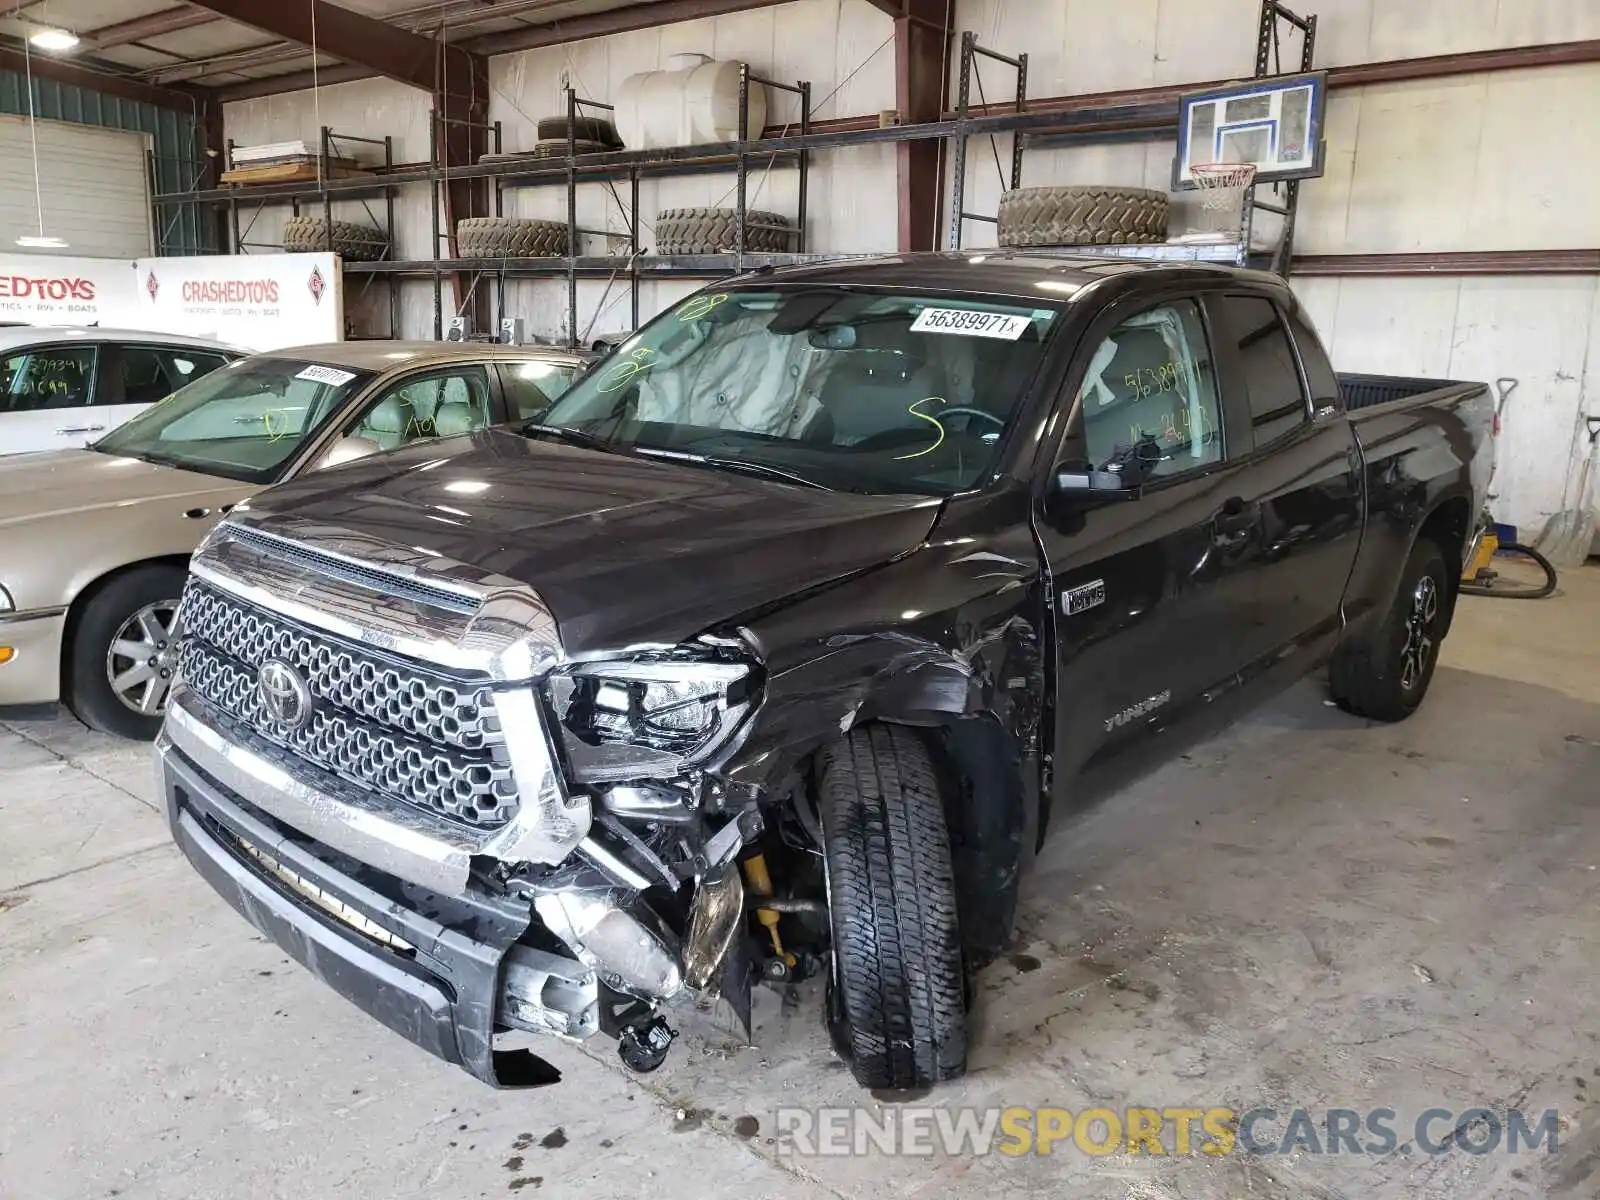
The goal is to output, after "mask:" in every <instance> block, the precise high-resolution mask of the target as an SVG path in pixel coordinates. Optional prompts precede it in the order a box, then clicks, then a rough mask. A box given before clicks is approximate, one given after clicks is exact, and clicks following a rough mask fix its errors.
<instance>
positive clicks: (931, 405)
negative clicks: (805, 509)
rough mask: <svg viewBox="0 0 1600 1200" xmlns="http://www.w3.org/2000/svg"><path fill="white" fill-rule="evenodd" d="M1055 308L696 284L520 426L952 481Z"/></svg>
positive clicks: (1003, 414)
mask: <svg viewBox="0 0 1600 1200" xmlns="http://www.w3.org/2000/svg"><path fill="white" fill-rule="evenodd" d="M1056 313H1057V310H1056V309H1055V308H1053V307H1038V308H1036V307H1031V306H1028V305H1017V304H1007V303H997V302H994V301H990V300H986V299H985V300H977V299H971V300H969V299H950V298H947V297H929V296H914V295H886V294H883V293H881V292H860V291H850V290H846V289H842V288H829V287H824V288H818V287H815V286H810V287H805V288H795V289H793V290H787V291H763V292H755V291H749V292H747V291H729V292H701V293H698V294H697V295H694V296H691V297H690V298H689V299H688V300H686V301H684V302H683V303H682V304H680V305H678V306H677V307H676V308H675V309H672V310H671V311H669V312H667V313H665V314H664V315H662V316H661V317H659V318H657V319H656V320H655V321H653V322H651V324H650V325H649V326H647V327H646V328H645V329H644V330H642V331H641V332H640V333H639V334H638V335H637V336H635V337H633V338H631V339H629V340H628V342H626V343H625V344H624V345H623V346H622V347H621V348H620V349H619V350H618V351H617V352H616V354H614V355H613V356H612V357H611V358H609V359H607V360H606V361H605V362H604V363H603V364H602V365H600V366H599V367H597V368H596V369H595V370H593V371H591V372H589V373H588V374H587V375H585V376H584V377H583V378H581V379H579V380H578V382H577V383H576V384H574V385H573V387H572V389H571V390H570V391H568V392H567V393H566V394H565V395H563V396H562V397H561V398H560V399H558V400H557V401H556V402H555V404H553V405H552V406H551V407H550V410H549V411H548V412H547V413H546V414H545V415H544V417H543V418H541V420H540V421H539V422H538V423H536V424H533V425H529V426H525V427H524V431H525V432H527V433H528V434H529V435H530V436H533V435H537V434H538V432H539V431H540V429H541V427H543V428H544V429H545V430H546V431H548V430H549V429H550V428H551V427H554V428H556V429H558V430H572V431H576V432H577V433H578V434H580V435H583V436H584V437H585V438H586V439H597V440H598V444H599V445H601V446H602V447H604V448H608V449H623V450H631V451H635V452H638V453H643V454H648V453H650V452H652V451H660V452H671V453H672V454H673V456H674V457H688V456H693V457H694V458H698V459H700V460H702V461H704V460H711V465H713V466H719V465H720V466H729V467H732V466H734V465H735V464H737V465H738V466H742V467H745V468H747V469H752V468H758V469H761V470H763V471H764V472H765V473H768V474H771V475H772V476H774V477H778V476H780V475H786V476H790V477H794V478H796V479H797V481H804V482H809V483H811V484H814V485H817V486H821V487H826V488H831V489H834V490H839V491H856V492H869V493H916V494H924V495H948V494H951V493H954V492H959V491H965V490H967V489H969V488H971V487H973V486H974V485H975V484H976V483H977V481H978V480H979V479H980V478H982V477H983V475H984V474H985V473H986V472H988V471H989V470H990V469H991V468H992V467H993V465H994V463H995V460H996V458H997V456H998V454H999V449H1000V443H1001V441H1002V439H1003V438H1004V436H1005V434H1006V432H1007V431H1008V430H1009V429H1010V426H1011V423H1012V421H1013V419H1014V418H1015V416H1016V414H1017V412H1018V410H1019V408H1020V406H1021V403H1022V399H1023V397H1024V395H1025V394H1026V393H1027V390H1028V387H1029V385H1030V383H1031V382H1032V380H1033V376H1034V373H1035V372H1036V370H1037V369H1038V366H1039V362H1040V357H1041V355H1042V353H1043V347H1044V342H1045V339H1046V337H1047V336H1048V334H1049V332H1050V329H1051V325H1052V322H1053V321H1054V319H1055V317H1056ZM718 460H721V461H720V462H719V461H718Z"/></svg>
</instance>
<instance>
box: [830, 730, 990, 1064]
mask: <svg viewBox="0 0 1600 1200" xmlns="http://www.w3.org/2000/svg"><path fill="white" fill-rule="evenodd" d="M817 807H818V815H819V817H820V818H821V822H822V835H823V850H824V864H825V869H826V873H827V886H828V911H829V917H830V923H831V927H832V943H833V950H832V960H833V969H832V971H831V973H830V978H829V985H828V1024H829V1031H830V1033H831V1034H832V1036H833V1041H834V1046H835V1048H836V1049H837V1050H838V1051H839V1052H840V1054H841V1055H842V1056H843V1057H845V1058H846V1060H847V1061H848V1062H849V1064H850V1069H851V1072H852V1073H853V1074H854V1076H855V1078H856V1081H857V1082H858V1083H860V1084H861V1085H862V1086H863V1087H868V1088H891V1089H903V1088H926V1087H931V1086H932V1085H933V1084H935V1083H938V1082H941V1081H943V1080H947V1079H955V1078H957V1077H959V1076H960V1075H962V1074H963V1073H965V1071H966V1061H967V1029H966V1004H965V997H964V990H963V974H962V961H961V936H960V928H959V923H958V920H957V916H956V888H955V870H954V868H953V866H952V863H951V855H950V842H949V835H948V832H947V829H946V825H945V816H944V801H943V796H942V789H941V787H940V781H939V779H938V776H937V774H936V772H935V768H934V763H933V759H932V757H931V756H930V755H929V753H928V748H927V746H926V745H925V744H924V743H923V742H922V740H921V739H920V738H919V737H918V736H917V734H916V733H915V732H914V731H912V730H910V729H906V728H902V727H899V726H891V725H867V726H863V727H862V728H860V729H857V730H855V731H853V732H852V733H850V734H849V735H848V736H847V737H845V738H844V739H843V740H842V741H840V742H838V743H837V744H835V745H833V746H831V747H829V748H828V749H827V750H825V751H823V752H822V755H821V770H820V773H819V777H818V806H817Z"/></svg>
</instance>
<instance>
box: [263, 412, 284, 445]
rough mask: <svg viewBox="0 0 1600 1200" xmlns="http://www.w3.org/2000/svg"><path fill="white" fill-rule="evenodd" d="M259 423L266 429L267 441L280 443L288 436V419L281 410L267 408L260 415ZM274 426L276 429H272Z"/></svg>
mask: <svg viewBox="0 0 1600 1200" xmlns="http://www.w3.org/2000/svg"><path fill="white" fill-rule="evenodd" d="M261 423H262V424H263V425H265V426H266V427H267V441H268V442H269V443H270V442H281V441H282V440H283V439H284V438H286V437H288V436H289V432H290V430H289V418H288V417H287V416H286V415H285V413H284V411H283V410H282V409H281V408H269V409H267V411H266V412H264V413H262V414H261ZM274 426H276V428H274Z"/></svg>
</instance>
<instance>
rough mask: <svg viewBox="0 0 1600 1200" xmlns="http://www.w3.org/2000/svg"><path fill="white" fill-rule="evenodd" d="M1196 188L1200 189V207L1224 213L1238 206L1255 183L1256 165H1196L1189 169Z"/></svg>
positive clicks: (1215, 163) (1214, 163)
mask: <svg viewBox="0 0 1600 1200" xmlns="http://www.w3.org/2000/svg"><path fill="white" fill-rule="evenodd" d="M1189 174H1190V175H1191V176H1192V177H1193V178H1194V185H1195V187H1197V188H1199V189H1200V205H1201V207H1203V208H1204V209H1205V210H1206V211H1207V212H1222V211H1225V210H1227V209H1228V208H1230V207H1234V206H1237V205H1238V203H1239V201H1240V200H1241V199H1242V198H1243V197H1242V196H1241V195H1240V193H1242V192H1243V191H1244V190H1245V188H1247V187H1249V186H1250V185H1251V183H1253V182H1254V181H1255V177H1256V165H1255V163H1218V162H1212V163H1194V164H1193V165H1192V166H1190V168H1189Z"/></svg>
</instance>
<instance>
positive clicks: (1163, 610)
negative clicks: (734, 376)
mask: <svg viewBox="0 0 1600 1200" xmlns="http://www.w3.org/2000/svg"><path fill="white" fill-rule="evenodd" d="M1079 355H1080V356H1081V357H1080V361H1077V362H1075V363H1074V364H1073V366H1072V367H1071V369H1070V370H1069V372H1068V375H1067V379H1066V389H1067V390H1066V394H1065V395H1064V396H1063V397H1062V401H1061V402H1062V403H1063V404H1066V405H1069V406H1070V416H1069V419H1068V421H1067V424H1066V429H1065V433H1064V436H1063V442H1062V445H1061V447H1060V448H1059V451H1058V453H1057V455H1056V456H1055V459H1054V461H1055V462H1057V463H1061V464H1064V465H1066V466H1068V467H1070V468H1071V469H1082V468H1084V467H1085V466H1091V467H1093V468H1094V469H1097V470H1099V469H1104V468H1105V466H1106V464H1107V463H1108V462H1115V461H1116V460H1117V459H1118V458H1119V456H1122V457H1126V456H1127V452H1128V451H1129V450H1130V448H1131V447H1133V446H1134V445H1135V444H1136V443H1138V442H1139V441H1140V440H1141V439H1145V438H1154V440H1155V444H1156V445H1157V446H1158V447H1159V450H1160V454H1159V458H1158V460H1157V461H1156V462H1155V463H1154V465H1153V467H1150V468H1149V470H1150V472H1151V473H1150V474H1149V475H1148V477H1147V479H1146V480H1145V483H1144V487H1143V492H1142V494H1141V495H1140V496H1139V497H1138V498H1137V499H1133V500H1113V499H1107V498H1098V499H1096V498H1092V497H1087V496H1086V497H1083V498H1074V499H1071V500H1066V501H1062V500H1059V499H1049V498H1046V499H1042V500H1041V501H1040V508H1039V510H1038V512H1037V516H1036V526H1037V528H1038V530H1039V535H1040V541H1041V543H1042V545H1043V548H1044V555H1045V559H1046V562H1047V564H1048V569H1049V573H1050V576H1051V578H1052V581H1053V584H1054V587H1053V620H1054V623H1055V629H1056V639H1055V641H1056V648H1057V663H1056V667H1057V674H1056V679H1057V686H1056V753H1055V761H1056V771H1055V778H1056V780H1057V788H1058V791H1059V790H1060V789H1061V788H1062V787H1063V785H1065V786H1067V787H1070V782H1069V781H1070V780H1071V778H1072V777H1073V776H1074V775H1075V774H1077V773H1078V772H1080V771H1082V770H1084V769H1087V768H1090V767H1093V766H1095V765H1098V764H1099V763H1100V762H1102V761H1103V760H1106V759H1109V758H1111V757H1113V756H1116V755H1118V754H1119V753H1120V752H1122V751H1126V750H1129V749H1132V748H1133V747H1135V746H1139V745H1141V744H1143V743H1144V742H1146V741H1147V740H1148V739H1149V738H1151V737H1152V736H1154V735H1155V734H1157V733H1159V732H1160V731H1162V730H1164V729H1167V728H1169V727H1171V726H1173V725H1175V724H1177V723H1179V722H1181V721H1182V720H1183V719H1184V718H1185V717H1186V716H1188V715H1190V714H1192V713H1194V712H1196V711H1197V710H1199V709H1203V708H1206V707H1208V706H1209V703H1210V702H1211V701H1212V700H1214V699H1215V698H1216V697H1217V696H1219V695H1220V694H1222V693H1223V692H1226V691H1228V690H1229V689H1230V688H1232V687H1233V685H1234V682H1235V679H1236V677H1237V673H1238V669H1239V666H1240V664H1239V663H1238V662H1237V661H1236V658H1237V649H1236V648H1237V647H1238V646H1239V645H1241V644H1249V643H1248V642H1244V641H1242V640H1241V639H1240V638H1239V636H1238V634H1239V632H1240V628H1241V627H1242V626H1247V625H1248V624H1249V623H1250V622H1251V621H1252V620H1253V615H1252V607H1253V603H1254V597H1253V595H1252V581H1251V579H1250V572H1249V569H1248V565H1249V564H1248V555H1249V547H1250V545H1251V544H1252V538H1253V534H1252V532H1251V531H1252V528H1253V524H1254V522H1255V521H1256V519H1257V518H1256V515H1255V514H1254V513H1252V512H1251V511H1250V509H1249V506H1248V505H1243V504H1241V503H1240V502H1239V501H1238V499H1237V497H1238V496H1239V494H1240V491H1241V489H1240V487H1239V486H1238V478H1237V477H1238V474H1239V472H1240V470H1241V467H1240V465H1239V464H1238V463H1236V462H1234V461H1233V459H1234V458H1235V457H1236V456H1237V454H1238V452H1236V451H1235V446H1236V445H1240V446H1241V448H1242V449H1243V450H1248V442H1247V441H1241V439H1240V438H1239V436H1238V433H1237V430H1236V429H1235V428H1232V427H1231V424H1232V422H1230V419H1229V417H1228V406H1227V405H1225V404H1224V403H1223V401H1222V397H1223V393H1224V388H1223V386H1222V383H1221V381H1220V380H1219V378H1218V370H1217V361H1218V359H1217V356H1216V354H1215V352H1214V348H1213V342H1212V337H1211V333H1210V329H1209V325H1208V321H1207V316H1206V312H1205V309H1204V306H1203V305H1202V303H1201V298H1200V297H1199V296H1198V295H1193V294H1185V295H1175V296H1173V297H1172V298H1170V299H1167V300H1164V301H1162V302H1160V303H1157V304H1154V305H1150V306H1148V307H1145V308H1143V309H1141V310H1139V311H1133V312H1125V313H1123V314H1121V315H1120V316H1114V317H1112V318H1109V319H1108V321H1107V323H1106V326H1103V327H1101V328H1100V329H1097V330H1094V331H1091V333H1090V335H1089V336H1088V337H1087V338H1085V340H1084V342H1083V345H1082V347H1080V350H1079ZM1146 444H1147V445H1148V442H1147V443H1146ZM1129 469H1130V470H1131V469H1133V468H1131V467H1130V468H1129ZM1125 478H1126V476H1125ZM1047 494H1048V493H1047Z"/></svg>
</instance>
